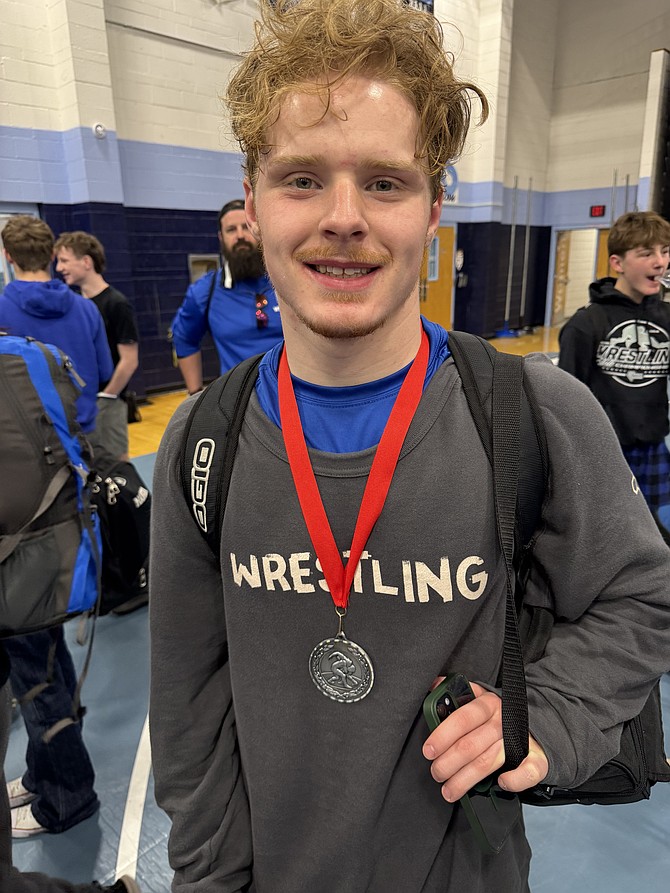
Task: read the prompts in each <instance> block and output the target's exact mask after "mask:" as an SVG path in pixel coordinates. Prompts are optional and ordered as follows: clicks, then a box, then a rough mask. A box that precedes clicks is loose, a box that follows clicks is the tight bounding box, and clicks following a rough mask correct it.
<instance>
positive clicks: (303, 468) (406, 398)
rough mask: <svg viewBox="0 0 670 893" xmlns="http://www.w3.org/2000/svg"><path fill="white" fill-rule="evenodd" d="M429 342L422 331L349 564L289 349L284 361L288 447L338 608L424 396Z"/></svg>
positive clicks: (282, 407) (282, 409)
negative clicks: (336, 533) (318, 470)
mask: <svg viewBox="0 0 670 893" xmlns="http://www.w3.org/2000/svg"><path fill="white" fill-rule="evenodd" d="M429 353H430V345H429V342H428V336H427V335H426V333H425V332H424V331H423V330H422V332H421V346H420V347H419V351H418V353H417V355H416V357H415V358H414V362H413V363H412V365H411V366H410V368H409V371H408V372H407V375H406V376H405V380H404V382H403V383H402V387H401V388H400V391H399V392H398V396H397V397H396V400H395V403H394V404H393V409H392V410H391V414H390V415H389V418H388V421H387V423H386V426H385V428H384V433H383V434H382V436H381V440H380V441H379V445H378V446H377V452H376V453H375V458H374V461H373V463H372V468H371V469H370V474H369V475H368V480H367V483H366V485H365V492H364V493H363V499H362V500H361V506H360V509H359V510H358V518H357V519H356V527H355V530H354V536H353V539H352V541H351V549H350V552H349V559H348V561H347V564H346V567H345V565H344V563H343V561H342V559H341V557H340V553H339V552H338V549H337V545H336V544H335V538H334V537H333V532H332V530H331V528H330V523H329V521H328V516H327V515H326V510H325V508H324V505H323V500H322V499H321V494H320V492H319V488H318V485H317V483H316V478H315V476H314V470H313V469H312V463H311V462H310V459H309V453H308V452H307V444H306V443H305V436H304V434H303V430H302V422H301V421H300V414H299V412H298V404H297V403H296V399H295V393H294V391H293V382H292V381H291V372H290V369H289V365H288V359H287V357H286V347H284V350H283V351H282V355H281V360H280V361H279V376H278V377H279V417H280V420H281V426H282V434H283V437H284V445H285V446H286V453H287V455H288V461H289V465H290V468H291V474H292V475H293V481H294V482H295V489H296V491H297V494H298V501H299V502H300V508H301V509H302V514H303V518H304V519H305V524H306V525H307V530H308V531H309V535H310V538H311V540H312V545H313V546H314V549H315V551H316V555H317V558H318V559H319V563H320V564H321V569H322V571H323V575H324V577H325V578H326V583H327V584H328V588H329V590H330V594H331V596H332V599H333V601H334V602H335V605H336V607H338V608H343V609H345V610H346V607H347V603H348V601H349V593H350V590H351V584H352V582H353V579H354V574H355V572H356V568H357V567H358V562H359V560H360V557H361V553H362V552H363V548H364V546H365V544H366V542H367V541H368V537H369V536H370V533H371V532H372V528H373V527H374V525H375V523H376V521H377V518H379V516H380V514H381V511H382V508H383V507H384V502H385V501H386V495H387V493H388V490H389V487H390V485H391V479H392V478H393V473H394V472H395V467H396V465H397V464H398V456H399V455H400V450H401V448H402V445H403V442H404V440H405V436H406V434H407V431H408V429H409V426H410V423H411V421H412V419H413V418H414V413H415V412H416V408H417V406H418V405H419V401H420V400H421V394H422V393H423V383H424V381H425V379H426V370H427V368H428V356H429Z"/></svg>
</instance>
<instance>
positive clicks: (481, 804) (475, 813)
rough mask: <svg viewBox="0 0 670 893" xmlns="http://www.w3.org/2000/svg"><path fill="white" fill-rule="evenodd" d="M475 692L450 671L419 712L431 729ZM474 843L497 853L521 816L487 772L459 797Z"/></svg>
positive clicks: (511, 796)
mask: <svg viewBox="0 0 670 893" xmlns="http://www.w3.org/2000/svg"><path fill="white" fill-rule="evenodd" d="M474 697H475V694H474V692H473V691H472V688H471V687H470V683H469V682H468V681H467V679H466V678H465V676H463V674H462V673H452V674H450V675H449V676H447V677H446V678H445V679H444V680H443V681H442V682H441V683H440V684H439V685H437V686H436V687H435V688H434V689H433V690H432V691H431V692H429V693H428V695H427V696H426V698H425V700H424V702H423V715H424V717H425V720H426V722H427V723H428V727H429V729H430V730H431V732H432V731H433V729H436V728H437V727H438V725H439V724H440V723H441V722H442V721H443V720H444V719H446V718H447V716H449V715H451V713H453V712H454V710H457V709H458V708H459V707H462V706H463V705H464V704H467V703H468V702H469V701H472V700H474ZM459 802H460V804H461V806H462V807H463V810H464V812H465V814H466V816H467V819H468V822H469V823H470V827H471V828H472V831H473V833H474V835H475V838H476V840H477V843H478V844H479V846H480V848H481V849H482V851H483V852H484V853H488V854H491V855H496V854H497V853H499V852H500V851H501V850H502V848H503V846H504V845H505V841H506V840H507V838H508V837H509V835H510V832H511V831H512V829H513V828H514V826H515V825H516V824H517V822H518V821H519V819H520V818H521V803H520V801H519V798H518V796H517V795H516V794H511V793H509V792H508V791H503V790H502V788H501V787H499V785H497V784H496V781H495V775H490V776H489V777H488V778H485V779H483V780H482V781H480V782H479V783H478V784H476V785H475V786H474V787H473V788H472V789H471V790H469V791H468V793H467V794H465V795H464V796H463V797H461V799H460V801H459Z"/></svg>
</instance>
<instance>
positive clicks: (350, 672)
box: [309, 632, 375, 704]
mask: <svg viewBox="0 0 670 893" xmlns="http://www.w3.org/2000/svg"><path fill="white" fill-rule="evenodd" d="M309 672H310V676H311V677H312V681H313V682H314V685H316V687H317V688H318V689H319V691H320V692H321V694H322V695H325V696H326V697H327V698H331V699H332V700H333V701H339V702H340V703H341V704H353V703H354V702H355V701H362V700H363V698H364V697H365V696H366V695H368V694H369V693H370V690H371V688H372V685H373V683H374V680H375V673H374V670H373V668H372V661H371V660H370V658H369V657H368V655H367V654H366V652H365V651H364V650H363V649H362V648H361V646H360V645H357V644H356V643H355V642H351V641H349V639H347V638H346V636H345V635H344V633H343V632H340V633H339V634H338V635H337V636H336V637H335V638H334V639H324V641H323V642H319V644H318V645H317V646H316V648H315V649H314V650H313V651H312V653H311V655H310V658H309Z"/></svg>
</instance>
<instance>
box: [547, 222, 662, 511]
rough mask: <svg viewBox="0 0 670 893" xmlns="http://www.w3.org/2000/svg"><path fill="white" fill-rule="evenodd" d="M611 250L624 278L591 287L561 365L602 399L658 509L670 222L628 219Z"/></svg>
mask: <svg viewBox="0 0 670 893" xmlns="http://www.w3.org/2000/svg"><path fill="white" fill-rule="evenodd" d="M607 248H608V251H609V254H610V266H611V267H612V269H613V270H614V271H615V273H617V278H616V279H613V278H611V277H609V276H608V277H606V278H604V279H599V280H597V281H596V282H593V283H592V284H591V286H590V290H589V291H590V298H591V303H590V304H588V305H587V306H586V307H583V308H582V309H581V310H578V311H577V313H575V315H574V316H572V317H571V318H570V319H569V320H568V321H567V323H566V324H565V325H564V326H563V328H562V330H561V334H560V338H559V343H560V353H559V358H558V365H559V366H560V367H561V369H565V370H566V372H570V373H571V374H572V375H574V376H576V377H577V378H578V379H579V380H580V381H583V382H584V384H586V385H588V387H589V388H590V389H591V390H592V391H593V393H594V394H595V396H596V397H597V398H598V400H599V401H600V403H601V404H602V407H603V409H604V410H605V412H606V413H607V415H608V417H609V419H610V421H611V422H612V425H613V426H614V430H615V431H616V434H617V437H618V438H619V442H620V443H621V447H622V449H623V452H624V455H625V457H626V459H627V460H628V464H629V465H630V467H631V469H632V470H633V473H634V475H635V477H636V479H637V482H638V484H639V486H640V489H641V490H642V492H643V493H644V497H645V499H646V500H647V502H648V503H649V505H650V507H651V508H654V509H656V508H658V507H659V506H661V505H667V504H668V503H670V454H669V453H668V449H667V447H666V445H665V437H666V436H667V434H668V431H670V427H669V425H668V368H669V363H670V304H666V303H665V302H664V301H663V300H662V299H661V287H662V286H661V279H662V278H663V275H664V274H665V272H666V271H667V269H668V263H670V223H668V221H667V220H664V219H663V217H660V216H659V215H658V214H655V213H654V212H653V211H631V212H629V213H628V214H623V215H622V216H621V217H619V218H618V220H616V221H615V223H614V225H613V227H612V229H611V230H610V233H609V236H608V239H607Z"/></svg>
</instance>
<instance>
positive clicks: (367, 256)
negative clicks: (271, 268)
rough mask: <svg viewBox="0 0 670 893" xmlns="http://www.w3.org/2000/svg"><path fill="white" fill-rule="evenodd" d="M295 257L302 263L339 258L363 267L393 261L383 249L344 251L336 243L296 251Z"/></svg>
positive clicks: (377, 265)
mask: <svg viewBox="0 0 670 893" xmlns="http://www.w3.org/2000/svg"><path fill="white" fill-rule="evenodd" d="M293 257H294V258H295V260H297V261H298V262H299V263H301V264H317V263H322V262H323V261H327V260H338V261H340V262H344V263H349V264H358V265H359V266H361V267H385V266H388V264H390V263H391V255H390V254H386V253H385V252H383V251H367V250H365V249H360V250H354V251H352V250H351V249H348V250H347V251H342V249H338V248H336V247H335V246H334V245H327V246H324V247H323V248H303V249H301V250H300V251H296V252H295V254H294V255H293Z"/></svg>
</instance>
